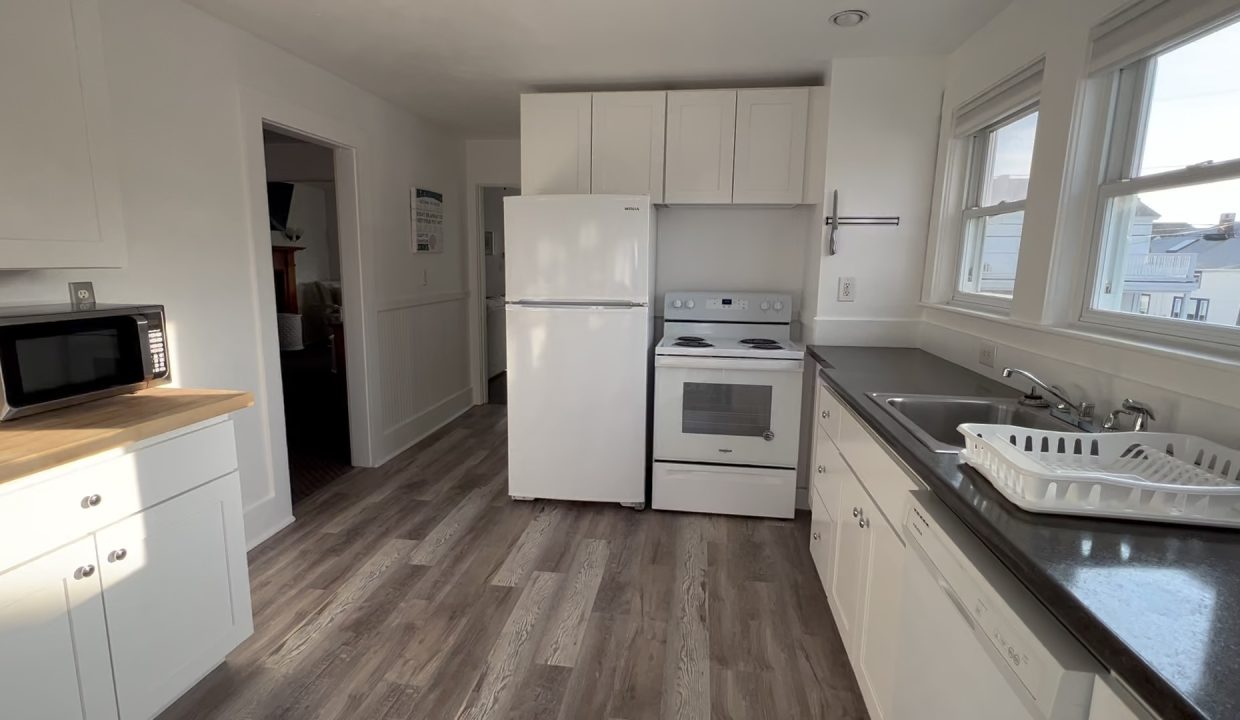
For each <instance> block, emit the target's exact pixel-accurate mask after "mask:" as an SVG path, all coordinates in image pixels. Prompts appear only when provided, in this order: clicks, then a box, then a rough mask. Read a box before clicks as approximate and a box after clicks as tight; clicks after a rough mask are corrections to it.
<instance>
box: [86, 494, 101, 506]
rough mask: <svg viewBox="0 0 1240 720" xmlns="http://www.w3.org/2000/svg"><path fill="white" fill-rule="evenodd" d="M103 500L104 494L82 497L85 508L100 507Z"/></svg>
mask: <svg viewBox="0 0 1240 720" xmlns="http://www.w3.org/2000/svg"><path fill="white" fill-rule="evenodd" d="M101 502H103V496H102V495H87V496H86V497H84V498H82V507H84V508H93V507H98V506H99V503H101Z"/></svg>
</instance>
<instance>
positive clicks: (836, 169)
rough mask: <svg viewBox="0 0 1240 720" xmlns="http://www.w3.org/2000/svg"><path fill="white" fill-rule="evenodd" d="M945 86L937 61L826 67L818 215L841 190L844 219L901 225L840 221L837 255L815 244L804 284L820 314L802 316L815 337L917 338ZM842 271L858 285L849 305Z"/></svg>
mask: <svg viewBox="0 0 1240 720" xmlns="http://www.w3.org/2000/svg"><path fill="white" fill-rule="evenodd" d="M942 89H943V58H939V57H913V58H864V59H843V60H836V61H834V62H833V63H832V66H831V101H830V108H829V113H828V118H829V119H828V133H827V143H826V151H825V152H826V182H825V184H824V195H825V198H826V199H825V201H824V206H823V210H824V213H823V214H829V213H830V211H831V210H830V198H831V193H832V191H833V190H839V193H840V214H841V215H842V216H859V215H860V216H866V215H881V216H890V215H896V216H899V217H900V225H899V226H898V227H847V226H845V227H841V228H840V231H839V235H838V238H837V243H836V250H837V254H836V255H833V256H828V255H825V254H823V253H822V252H821V250H822V248H821V245H819V247H817V248H816V250H817V252H815V253H814V255H815V256H816V257H814V258H813V259H810V258H807V260H808V261H809V262H810V263H811V266H810V268H809V273H808V275H809V277H808V279H807V282H810V281H814V282H816V283H817V305H816V308H817V314H816V317H814V318H813V321H812V322H805V326H806V328H807V333H806V335H807V337H809V338H810V339H811V340H812V341H813V342H817V343H823V344H831V345H849V344H861V345H909V344H913V343H914V342H915V340H916V330H917V326H918V324H919V322H918V320H919V318H920V309H919V308H918V306H917V303H918V299H919V298H920V296H921V278H922V270H923V267H924V258H925V246H926V232H927V226H928V223H929V216H930V196H931V190H932V188H933V185H934V164H935V155H936V151H937V145H938V140H937V136H938V129H939V114H940V109H941V102H942ZM817 221H818V223H821V217H819V218H818V219H817ZM816 232H818V233H821V229H818V230H816ZM815 265H816V268H815ZM814 269H816V270H817V272H816V273H814V272H813V271H814ZM841 277H852V278H854V279H855V281H856V300H854V301H853V302H850V303H841V302H837V301H836V297H837V292H836V288H837V283H838V279H839V278H841Z"/></svg>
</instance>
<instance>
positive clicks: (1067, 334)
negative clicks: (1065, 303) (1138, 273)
mask: <svg viewBox="0 0 1240 720" xmlns="http://www.w3.org/2000/svg"><path fill="white" fill-rule="evenodd" d="M921 306H922V308H924V310H925V311H926V312H925V313H923V316H927V317H926V319H927V320H929V321H930V322H934V318H933V317H930V316H929V315H931V314H932V313H934V312H936V311H937V312H943V313H948V314H952V315H957V316H961V317H965V318H971V319H973V320H980V321H983V322H990V323H996V324H999V325H1004V326H1007V327H1011V328H1017V329H1019V330H1022V331H1032V332H1038V333H1045V334H1047V335H1053V336H1056V337H1062V338H1066V339H1070V340H1076V341H1083V342H1089V343H1095V344H1098V345H1104V346H1107V347H1112V348H1117V349H1122V350H1126V351H1130V352H1136V353H1142V354H1145V355H1150V356H1154V357H1158V358H1163V359H1167V360H1174V361H1179V362H1186V363H1190V364H1192V365H1197V366H1201V367H1207V368H1211V369H1215V370H1227V371H1235V370H1240V351H1237V350H1236V349H1235V348H1234V347H1229V346H1223V345H1219V344H1217V343H1211V342H1205V341H1194V340H1187V339H1173V338H1170V337H1167V336H1161V335H1154V334H1150V335H1149V336H1148V337H1146V336H1144V334H1141V336H1138V334H1137V333H1132V332H1125V331H1123V330H1121V329H1119V328H1113V327H1110V326H1104V325H1097V324H1090V323H1084V322H1076V323H1072V324H1070V325H1065V326H1056V325H1039V324H1037V323H1031V322H1027V321H1024V320H1017V319H1015V318H1012V317H1010V316H1009V315H1007V314H1001V313H998V312H994V311H987V310H981V309H975V308H971V307H962V306H959V305H955V304H936V303H921ZM938 324H941V323H938Z"/></svg>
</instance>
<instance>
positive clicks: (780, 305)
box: [775, 300, 784, 312]
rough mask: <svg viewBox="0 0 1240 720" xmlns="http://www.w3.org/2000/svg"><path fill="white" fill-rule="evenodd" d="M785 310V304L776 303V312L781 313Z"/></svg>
mask: <svg viewBox="0 0 1240 720" xmlns="http://www.w3.org/2000/svg"><path fill="white" fill-rule="evenodd" d="M783 309H784V304H783V303H782V302H780V301H778V300H776V301H775V311H776V312H779V311H780V310H783Z"/></svg>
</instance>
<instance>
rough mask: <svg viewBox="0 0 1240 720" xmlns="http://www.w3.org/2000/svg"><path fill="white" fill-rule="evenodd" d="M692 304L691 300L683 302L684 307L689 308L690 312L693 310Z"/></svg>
mask: <svg viewBox="0 0 1240 720" xmlns="http://www.w3.org/2000/svg"><path fill="white" fill-rule="evenodd" d="M693 304H694V303H693V301H692V300H686V301H685V307H687V308H689V309H690V310H692V309H693Z"/></svg>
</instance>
